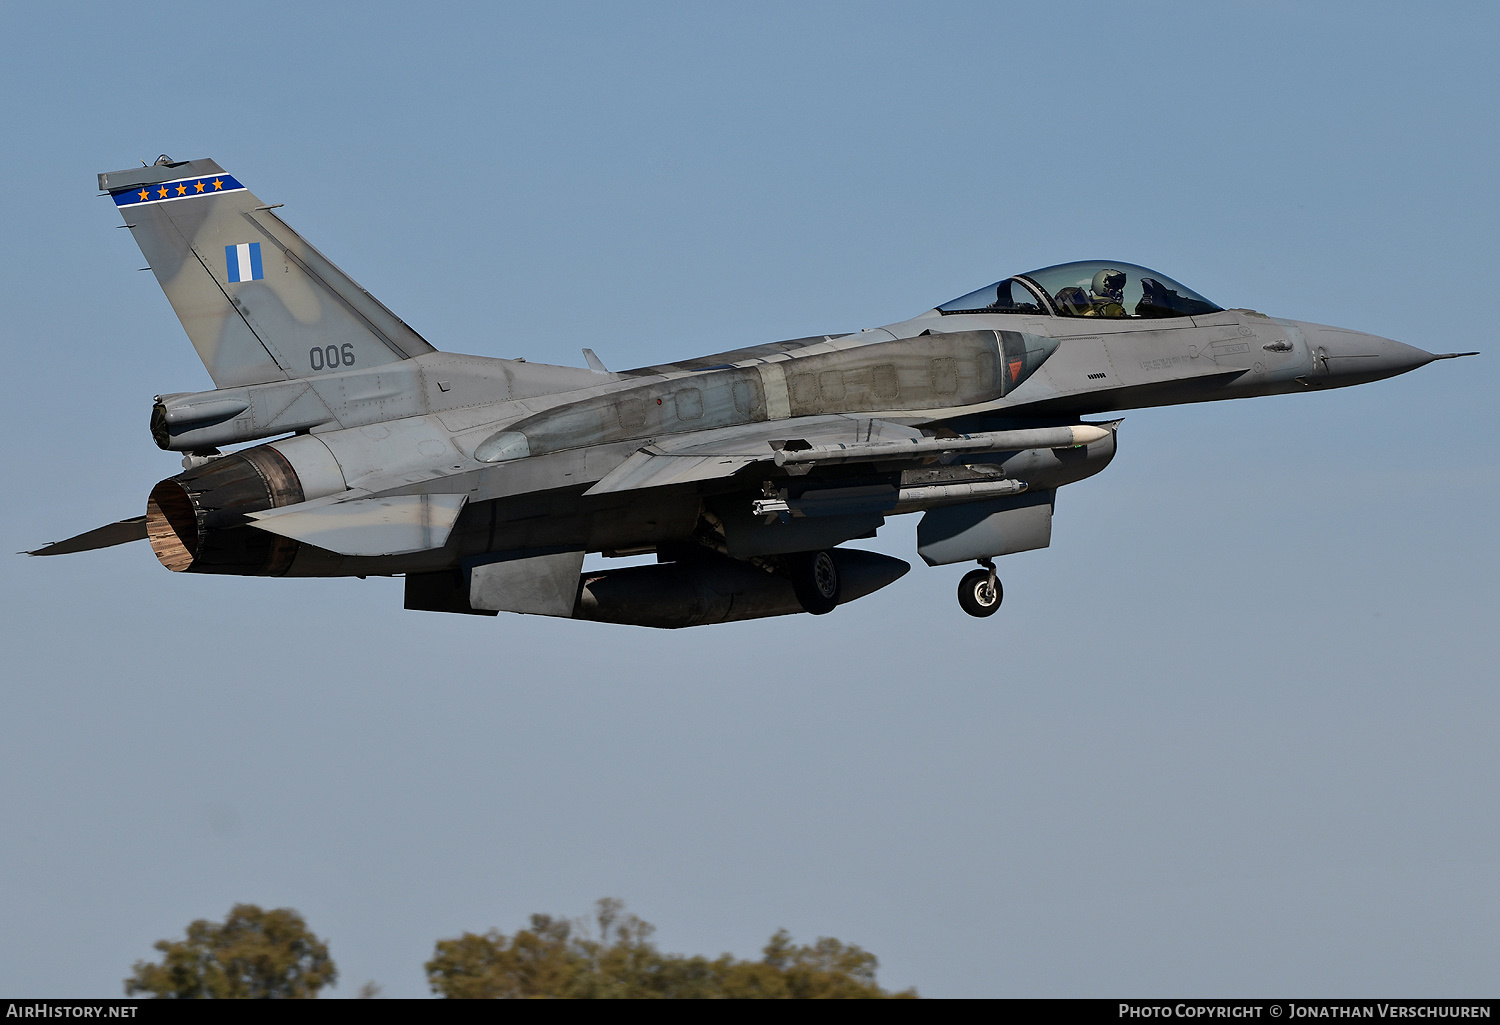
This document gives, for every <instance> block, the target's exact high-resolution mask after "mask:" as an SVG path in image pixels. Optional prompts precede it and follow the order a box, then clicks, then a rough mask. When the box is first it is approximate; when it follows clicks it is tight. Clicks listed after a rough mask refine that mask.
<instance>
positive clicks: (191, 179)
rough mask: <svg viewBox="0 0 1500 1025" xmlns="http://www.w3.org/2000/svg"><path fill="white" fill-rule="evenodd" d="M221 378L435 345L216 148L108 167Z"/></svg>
mask: <svg viewBox="0 0 1500 1025" xmlns="http://www.w3.org/2000/svg"><path fill="white" fill-rule="evenodd" d="M99 188H100V189H101V190H103V191H105V192H108V193H109V195H110V197H111V198H112V199H113V200H114V201H115V205H116V206H117V207H118V208H119V210H120V214H121V216H123V217H124V218H125V224H126V225H127V226H128V227H129V228H130V233H131V234H132V235H134V236H135V240H136V243H137V244H138V245H139V246H140V247H141V252H142V253H143V254H145V257H146V262H147V263H148V264H149V265H150V267H151V270H152V272H153V273H154V274H155V275H156V280H157V282H158V283H160V285H161V287H162V291H163V292H165V293H166V294H167V300H168V301H169V302H170V303H171V304H172V309H173V310H175V311H176V313H177V317H178V319H179V320H181V321H182V326H183V328H184V329H185V330H186V331H187V334H188V338H190V339H191V340H192V343H193V347H194V348H195V349H197V350H198V356H199V357H200V358H201V359H202V360H203V365H204V366H205V367H207V368H208V373H209V376H210V377H212V378H213V381H214V384H215V385H216V386H218V387H220V388H230V387H235V386H238V385H245V384H262V383H265V382H267V381H282V380H289V379H295V378H301V377H314V376H317V375H319V374H325V373H330V372H332V371H337V370H346V369H348V368H350V367H370V366H377V365H379V364H382V363H393V362H395V361H397V360H401V359H407V358H409V357H412V356H419V355H421V354H422V353H425V352H432V351H434V350H433V347H432V346H431V345H429V344H427V342H426V341H425V340H424V339H423V338H422V336H421V335H419V334H417V333H416V332H415V331H413V330H412V329H411V328H410V327H408V326H407V325H406V324H405V323H404V322H403V321H402V320H401V319H400V318H399V317H397V316H396V315H395V314H394V313H392V312H391V311H390V310H388V309H386V308H385V307H384V306H383V305H381V303H380V302H379V301H378V300H376V299H375V297H374V296H372V295H370V294H369V293H368V292H366V291H365V290H364V289H363V288H360V287H359V285H357V284H355V282H354V281H353V280H352V279H351V278H350V277H349V276H348V275H347V274H345V273H344V272H343V271H341V270H339V269H338V268H337V267H336V266H334V265H333V264H332V263H331V262H330V261H329V260H328V258H327V257H325V256H324V255H323V254H322V253H320V252H318V251H317V250H316V249H314V248H313V247H312V246H310V245H308V244H307V242H306V241H305V240H303V238H302V236H300V235H298V234H297V233H296V232H295V231H293V230H292V229H291V228H290V227H288V226H287V224H286V222H284V221H283V220H281V218H279V217H277V216H276V215H275V214H273V213H272V212H271V208H270V207H268V206H266V205H265V204H263V203H262V202H261V201H260V200H259V199H257V198H256V197H255V196H254V195H253V194H252V193H251V192H250V191H249V190H248V189H246V188H245V187H244V186H243V185H241V184H240V182H239V181H238V180H237V179H235V178H234V177H233V176H232V175H229V174H225V173H224V170H223V168H221V167H220V166H219V165H218V164H216V163H214V162H213V161H212V160H189V161H182V162H177V163H173V162H171V161H169V160H167V158H165V157H163V158H162V159H161V160H158V161H157V162H156V163H155V164H154V165H152V166H151V167H136V168H130V169H128V170H125V171H110V172H107V173H105V174H101V175H99Z"/></svg>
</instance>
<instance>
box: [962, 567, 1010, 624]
mask: <svg viewBox="0 0 1500 1025" xmlns="http://www.w3.org/2000/svg"><path fill="white" fill-rule="evenodd" d="M1004 600H1005V588H1003V587H1001V586H1000V581H999V580H998V579H997V580H996V581H995V589H994V591H993V592H991V591H990V571H989V570H987V569H976V570H971V571H970V572H968V573H965V574H964V578H963V579H962V580H960V581H959V582H958V604H959V605H960V606H961V607H962V608H963V610H964V611H965V612H967V613H968V614H969V615H971V616H976V617H978V618H979V619H983V618H984V617H985V616H993V615H994V614H995V613H996V612H998V611H1000V603H1001V602H1003V601H1004Z"/></svg>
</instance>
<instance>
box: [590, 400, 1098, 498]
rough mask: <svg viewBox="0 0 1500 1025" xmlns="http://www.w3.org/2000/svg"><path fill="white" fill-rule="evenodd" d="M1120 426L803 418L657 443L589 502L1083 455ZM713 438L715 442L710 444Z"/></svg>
mask: <svg viewBox="0 0 1500 1025" xmlns="http://www.w3.org/2000/svg"><path fill="white" fill-rule="evenodd" d="M1115 423H1116V422H1112V423H1107V424H1077V425H1072V426H1065V427H1036V428H1028V429H1022V430H1006V431H985V432H980V433H975V434H955V433H952V432H949V433H948V436H947V437H933V436H929V435H926V434H923V433H922V432H921V431H918V430H916V429H915V428H912V427H907V426H905V425H904V424H898V423H894V422H892V421H890V420H871V419H865V420H861V419H856V418H854V417H843V416H817V417H798V418H793V419H789V420H775V421H770V422H767V423H759V424H747V425H745V426H742V427H731V428H725V429H723V430H718V431H705V432H704V433H703V434H702V435H686V436H683V437H681V438H677V439H670V440H668V441H665V442H657V443H654V444H651V445H647V446H646V447H644V448H642V449H640V450H639V451H638V452H636V453H634V454H633V455H631V456H630V458H628V459H626V460H625V462H623V463H621V464H620V465H619V466H618V467H616V468H615V469H614V470H613V471H611V472H610V473H609V474H608V475H607V476H606V477H604V479H603V480H601V481H599V483H597V484H595V485H594V486H593V487H592V488H590V489H589V490H588V491H587V492H586V494H590V495H600V494H608V493H610V492H615V491H634V490H638V489H641V488H656V487H663V486H665V485H668V484H683V483H687V482H690V481H699V480H712V479H715V478H719V477H729V476H732V475H733V474H735V473H737V472H739V471H740V470H741V469H743V468H744V467H746V466H749V465H750V464H752V463H759V462H774V463H775V464H776V465H777V466H779V467H781V468H783V469H785V470H786V471H787V472H788V473H790V474H793V475H801V474H805V473H809V472H811V471H812V470H814V469H816V468H817V467H819V466H831V465H837V464H840V463H880V464H883V465H886V466H900V465H902V464H909V465H920V464H922V463H928V462H933V461H936V460H943V459H947V458H951V457H953V456H954V455H956V454H958V453H962V452H969V453H986V452H1011V451H1023V450H1026V449H1035V448H1047V449H1066V448H1079V447H1082V446H1085V445H1089V444H1092V443H1093V442H1096V441H1100V440H1102V439H1104V438H1106V437H1108V436H1109V435H1110V433H1111V432H1112V431H1113V430H1114V428H1115ZM706 435H714V436H715V437H707V436H706Z"/></svg>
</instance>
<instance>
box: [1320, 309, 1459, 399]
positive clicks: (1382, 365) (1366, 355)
mask: <svg viewBox="0 0 1500 1025" xmlns="http://www.w3.org/2000/svg"><path fill="white" fill-rule="evenodd" d="M1302 332H1303V335H1304V337H1306V339H1307V345H1308V348H1310V349H1311V350H1312V354H1313V364H1314V368H1315V370H1316V371H1317V372H1318V373H1320V374H1327V375H1328V377H1329V378H1330V381H1329V383H1330V384H1340V385H1343V384H1363V383H1365V382H1366V381H1379V380H1380V379H1381V378H1385V377H1395V376H1396V375H1397V374H1404V373H1406V372H1407V371H1408V370H1415V369H1417V368H1418V367H1423V366H1426V365H1427V364H1428V363H1431V362H1432V361H1433V360H1435V359H1437V356H1435V355H1433V354H1432V353H1430V352H1428V351H1426V350H1425V349H1419V348H1417V347H1416V346H1415V345H1407V344H1406V343H1405V342H1398V341H1396V340H1394V339H1391V338H1381V337H1380V336H1379V335H1367V334H1365V333H1364V332H1362V331H1350V330H1348V329H1346V328H1341V327H1325V326H1324V325H1322V324H1303V325H1302Z"/></svg>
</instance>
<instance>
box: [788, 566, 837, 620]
mask: <svg viewBox="0 0 1500 1025" xmlns="http://www.w3.org/2000/svg"><path fill="white" fill-rule="evenodd" d="M790 563H791V565H790V568H791V571H792V590H793V591H795V592H796V594H797V601H798V603H800V604H801V606H802V608H803V609H804V610H805V611H807V612H811V613H812V614H813V615H815V616H821V615H825V614H826V613H829V612H832V611H833V610H834V608H835V607H837V605H838V603H839V590H840V588H839V568H838V565H837V564H836V563H835V562H834V561H833V556H832V555H830V554H829V553H828V552H805V553H802V554H799V555H795V556H793V557H792V558H791V560H790Z"/></svg>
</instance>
